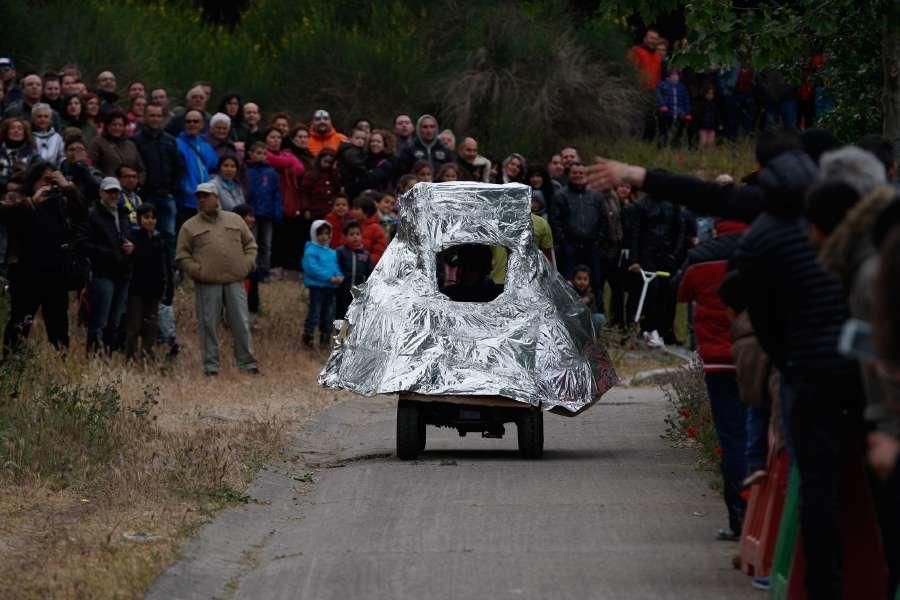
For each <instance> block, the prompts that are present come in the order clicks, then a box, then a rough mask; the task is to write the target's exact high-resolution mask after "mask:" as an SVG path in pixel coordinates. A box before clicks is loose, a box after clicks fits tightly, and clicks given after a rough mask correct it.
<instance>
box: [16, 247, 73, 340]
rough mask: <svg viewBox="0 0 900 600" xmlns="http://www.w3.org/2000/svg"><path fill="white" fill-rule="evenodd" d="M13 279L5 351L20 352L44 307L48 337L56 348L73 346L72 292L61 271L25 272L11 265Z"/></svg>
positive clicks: (18, 266) (43, 313)
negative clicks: (70, 313)
mask: <svg viewBox="0 0 900 600" xmlns="http://www.w3.org/2000/svg"><path fill="white" fill-rule="evenodd" d="M7 275H8V278H9V295H10V307H9V320H8V321H7V323H6V329H5V330H4V332H3V351H4V354H9V353H11V352H16V351H17V350H18V349H19V348H20V347H21V344H22V338H25V337H28V334H29V333H30V332H31V324H32V321H33V320H34V316H35V315H36V314H37V311H38V309H40V311H41V314H42V315H43V317H44V325H45V326H46V328H47V340H48V341H49V342H50V343H51V344H53V345H54V346H56V348H68V347H69V314H68V309H69V291H68V290H67V289H66V286H65V284H64V283H62V282H61V277H60V276H59V275H58V274H44V273H25V272H24V271H23V270H22V268H21V267H20V265H18V264H11V265H9V269H8V271H7Z"/></svg>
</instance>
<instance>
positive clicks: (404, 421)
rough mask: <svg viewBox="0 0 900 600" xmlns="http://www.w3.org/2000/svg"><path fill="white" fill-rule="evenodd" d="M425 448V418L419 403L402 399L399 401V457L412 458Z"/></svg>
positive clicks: (402, 458)
mask: <svg viewBox="0 0 900 600" xmlns="http://www.w3.org/2000/svg"><path fill="white" fill-rule="evenodd" d="M424 448H425V419H424V418H423V415H422V411H421V409H420V408H419V403H418V402H415V401H413V400H400V401H399V402H398V403H397V457H398V458H400V459H401V460H411V459H413V458H415V457H416V456H417V455H418V454H419V452H421V451H422V450H423V449H424Z"/></svg>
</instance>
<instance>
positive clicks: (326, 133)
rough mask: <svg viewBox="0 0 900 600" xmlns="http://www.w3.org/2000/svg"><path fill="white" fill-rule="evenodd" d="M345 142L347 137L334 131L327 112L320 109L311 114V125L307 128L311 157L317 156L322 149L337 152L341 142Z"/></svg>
mask: <svg viewBox="0 0 900 600" xmlns="http://www.w3.org/2000/svg"><path fill="white" fill-rule="evenodd" d="M346 141H347V136H346V135H344V134H343V133H339V132H337V131H336V130H335V129H334V126H333V125H332V124H331V115H330V114H329V113H328V111H327V110H325V109H322V108H320V109H319V110H317V111H316V112H315V113H313V119H312V125H311V126H310V128H309V151H310V152H312V155H313V156H318V155H319V152H321V151H322V149H323V148H331V149H332V150H334V151H335V152H337V149H338V147H339V146H340V145H341V142H346Z"/></svg>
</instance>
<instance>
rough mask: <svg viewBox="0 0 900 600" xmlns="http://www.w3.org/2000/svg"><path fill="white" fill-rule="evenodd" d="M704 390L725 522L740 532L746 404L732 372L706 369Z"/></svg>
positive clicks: (742, 516) (742, 519)
mask: <svg viewBox="0 0 900 600" xmlns="http://www.w3.org/2000/svg"><path fill="white" fill-rule="evenodd" d="M704 378H705V380H706V392H707V394H708V395H709V405H710V409H711V411H712V418H713V426H714V427H715V428H716V435H717V436H718V437H719V448H720V449H721V451H722V455H721V462H720V463H719V468H720V469H721V471H722V479H723V480H724V483H725V488H724V490H723V496H724V499H725V507H726V508H727V509H728V526H729V527H730V528H731V531H732V532H734V533H735V534H740V533H741V528H742V526H743V524H744V513H746V512H747V502H746V501H745V500H744V499H743V498H741V481H742V480H743V479H744V477H745V475H746V472H747V462H746V459H745V450H746V447H747V407H746V405H744V404H743V403H742V402H741V398H740V392H739V391H738V385H737V377H736V376H735V374H734V372H732V371H729V372H721V373H706V375H705V376H704Z"/></svg>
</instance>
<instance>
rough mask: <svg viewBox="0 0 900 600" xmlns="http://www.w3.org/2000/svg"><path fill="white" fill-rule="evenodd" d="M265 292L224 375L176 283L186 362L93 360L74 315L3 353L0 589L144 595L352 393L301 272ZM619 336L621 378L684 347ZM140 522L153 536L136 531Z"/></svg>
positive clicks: (225, 358) (614, 348) (665, 361)
mask: <svg viewBox="0 0 900 600" xmlns="http://www.w3.org/2000/svg"><path fill="white" fill-rule="evenodd" d="M262 293H263V308H264V314H263V315H261V316H260V317H258V318H256V319H255V320H254V323H253V339H254V345H255V350H256V355H257V358H258V360H259V364H260V368H261V369H262V370H263V374H262V375H261V376H259V377H253V376H249V375H244V374H242V373H240V372H239V371H238V370H237V369H236V367H235V366H234V364H233V360H232V359H231V345H230V336H229V335H228V334H227V332H225V331H223V332H222V333H223V335H222V336H221V342H222V352H221V356H222V371H221V374H220V375H219V377H217V378H215V379H209V378H205V377H203V376H202V375H201V368H200V357H199V353H198V348H197V340H196V331H195V321H194V318H193V312H194V311H193V295H192V293H191V291H190V289H185V288H182V289H180V290H179V291H178V294H177V296H176V302H175V306H176V314H177V317H178V324H179V337H180V341H181V343H182V348H183V350H182V353H181V354H180V355H179V356H178V357H177V359H175V360H174V361H166V360H161V361H160V362H158V363H156V364H153V365H143V366H128V365H125V364H123V363H122V362H121V359H119V358H113V359H111V360H99V359H95V360H91V361H89V360H87V359H86V358H85V354H84V350H83V349H84V332H83V330H82V329H81V328H79V327H77V326H76V325H75V324H74V323H73V327H72V330H71V331H72V333H73V340H72V349H71V352H70V353H69V354H68V355H66V356H60V355H58V354H57V353H55V352H54V351H53V350H52V349H50V348H49V347H48V346H47V344H46V343H45V342H43V341H40V340H39V338H40V337H41V336H42V335H43V330H42V327H41V326H40V325H39V326H37V327H36V328H35V331H34V335H33V336H32V340H31V342H30V351H31V353H32V358H31V359H30V361H29V362H28V364H27V365H26V371H25V372H24V374H23V375H22V376H21V378H20V379H16V377H15V375H16V373H15V372H14V369H10V368H9V367H8V366H7V367H6V371H5V375H6V376H5V377H4V378H3V379H0V402H3V403H5V404H0V451H2V456H3V457H4V459H3V460H4V461H5V464H3V465H2V469H0V597H2V598H46V597H52V598H94V597H104V598H131V597H139V596H140V595H141V594H142V592H143V591H144V590H146V589H147V587H148V586H149V585H150V584H151V583H152V581H153V580H154V579H155V577H156V576H157V574H158V573H159V572H160V571H161V570H162V569H163V568H164V567H165V566H166V565H167V564H169V563H170V562H171V561H172V560H173V559H174V558H175V557H176V556H177V552H178V548H179V547H180V545H181V544H182V543H183V542H184V541H185V540H186V539H187V538H188V537H189V535H190V534H191V533H192V531H194V529H195V528H196V527H197V526H199V525H201V524H202V523H204V522H206V521H208V520H209V519H211V518H212V515H213V514H214V513H215V511H216V510H218V509H220V508H221V507H223V506H226V505H228V504H232V503H236V502H246V501H249V500H252V499H250V498H248V497H247V496H246V495H245V492H244V490H246V488H247V485H248V484H249V482H250V481H251V479H252V477H253V476H254V474H255V473H256V471H257V470H258V469H259V468H260V467H261V466H262V465H263V464H265V463H266V462H268V461H271V460H273V459H274V458H275V457H276V456H277V455H278V453H279V452H280V450H281V448H282V445H283V440H284V437H285V435H284V433H285V432H286V431H289V430H292V429H296V428H297V426H298V424H299V422H300V421H302V420H303V419H304V418H306V417H307V416H309V415H310V414H312V413H313V412H314V411H317V410H319V409H321V408H323V407H326V406H328V405H330V404H332V403H333V402H335V401H336V400H338V399H340V398H345V397H349V396H348V395H345V394H339V393H336V392H332V391H328V390H322V389H320V388H318V387H317V386H316V384H315V377H316V374H317V372H318V371H319V369H320V367H321V365H322V363H323V361H324V359H325V353H324V352H321V353H305V352H301V351H299V343H298V341H299V333H300V329H301V323H302V318H303V316H304V313H305V303H304V301H303V298H302V296H301V289H300V286H299V285H298V284H297V283H296V282H278V283H273V284H269V285H266V286H263V289H262ZM610 346H611V347H610V354H611V357H612V358H613V361H614V363H615V364H616V367H617V369H619V371H620V374H622V375H624V376H625V377H630V376H631V375H633V374H634V372H637V371H640V370H646V369H651V368H657V367H660V366H670V365H671V364H672V363H673V361H674V360H675V359H673V358H672V357H671V356H669V355H667V354H664V353H660V352H656V351H649V350H641V349H638V348H625V347H622V346H621V345H620V344H616V343H612V344H611V345H610ZM37 365H40V368H37V367H36V366H37ZM60 416H62V418H60ZM15 419H18V422H17V427H13V428H12V429H15V430H16V433H17V435H9V431H4V429H6V428H8V425H9V423H14V422H15ZM134 532H139V533H144V534H150V535H151V536H154V537H153V539H151V540H149V541H143V542H140V541H133V540H130V539H127V538H126V535H130V534H133V533H134ZM132 537H133V536H132Z"/></svg>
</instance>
